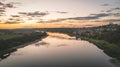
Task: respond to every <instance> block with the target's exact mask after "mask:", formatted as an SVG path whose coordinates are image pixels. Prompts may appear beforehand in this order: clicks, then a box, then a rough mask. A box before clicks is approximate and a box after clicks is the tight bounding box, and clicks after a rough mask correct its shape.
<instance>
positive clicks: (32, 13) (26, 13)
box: [19, 11, 49, 17]
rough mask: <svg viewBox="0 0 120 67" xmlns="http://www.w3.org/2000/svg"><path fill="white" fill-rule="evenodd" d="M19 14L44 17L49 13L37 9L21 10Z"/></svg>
mask: <svg viewBox="0 0 120 67" xmlns="http://www.w3.org/2000/svg"><path fill="white" fill-rule="evenodd" d="M19 14H21V15H26V16H32V17H43V16H46V15H48V14H49V13H48V12H39V11H35V12H19Z"/></svg>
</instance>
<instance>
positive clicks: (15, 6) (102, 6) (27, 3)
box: [0, 0, 120, 29]
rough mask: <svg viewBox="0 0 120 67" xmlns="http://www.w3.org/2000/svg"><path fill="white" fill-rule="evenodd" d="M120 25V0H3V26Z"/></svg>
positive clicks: (0, 22)
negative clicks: (109, 23)
mask: <svg viewBox="0 0 120 67" xmlns="http://www.w3.org/2000/svg"><path fill="white" fill-rule="evenodd" d="M108 22H113V23H117V24H120V0H0V29H3V28H9V29H11V28H58V27H62V28H63V27H74V28H78V27H90V26H99V25H104V24H108Z"/></svg>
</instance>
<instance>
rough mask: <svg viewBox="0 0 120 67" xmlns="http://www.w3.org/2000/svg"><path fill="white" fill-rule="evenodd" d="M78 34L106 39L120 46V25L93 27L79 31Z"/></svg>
mask: <svg viewBox="0 0 120 67" xmlns="http://www.w3.org/2000/svg"><path fill="white" fill-rule="evenodd" d="M78 36H82V37H88V38H93V39H97V40H104V41H107V42H109V43H112V44H116V45H118V46H119V47H120V25H116V26H114V25H113V26H112V25H108V26H103V27H98V28H91V29H89V30H86V31H85V30H84V32H81V33H78Z"/></svg>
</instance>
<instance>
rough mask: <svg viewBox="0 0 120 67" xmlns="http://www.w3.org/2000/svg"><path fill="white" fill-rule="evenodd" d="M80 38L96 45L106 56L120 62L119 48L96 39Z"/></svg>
mask: <svg viewBox="0 0 120 67" xmlns="http://www.w3.org/2000/svg"><path fill="white" fill-rule="evenodd" d="M80 38H81V39H83V40H87V41H89V42H91V43H93V44H95V45H96V46H97V47H99V48H100V49H102V50H103V51H104V52H105V53H106V54H108V55H109V56H111V57H113V58H116V59H117V60H119V61H120V47H119V46H117V45H115V44H111V43H108V42H107V41H104V40H96V39H92V38H87V37H80Z"/></svg>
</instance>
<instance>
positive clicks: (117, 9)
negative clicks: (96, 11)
mask: <svg viewBox="0 0 120 67" xmlns="http://www.w3.org/2000/svg"><path fill="white" fill-rule="evenodd" d="M113 11H114V12H116V11H120V7H115V8H111V9H109V10H106V12H113Z"/></svg>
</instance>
